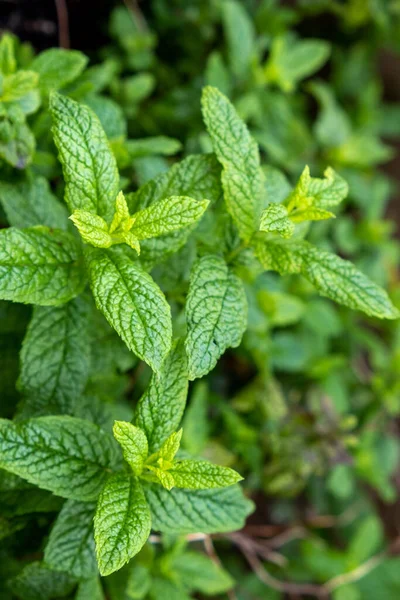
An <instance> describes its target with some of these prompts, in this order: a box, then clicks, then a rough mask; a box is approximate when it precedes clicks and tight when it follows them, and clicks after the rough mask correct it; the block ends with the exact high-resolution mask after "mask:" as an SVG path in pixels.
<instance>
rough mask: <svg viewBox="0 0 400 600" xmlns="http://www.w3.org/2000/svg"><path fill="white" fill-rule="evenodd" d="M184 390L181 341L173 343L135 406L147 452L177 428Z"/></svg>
mask: <svg viewBox="0 0 400 600" xmlns="http://www.w3.org/2000/svg"><path fill="white" fill-rule="evenodd" d="M187 391H188V375H187V358H186V352H185V348H184V345H183V343H181V342H175V343H174V345H173V347H172V350H171V351H170V353H169V354H168V356H167V358H166V359H165V362H164V364H163V366H162V368H161V371H160V373H159V375H156V374H154V375H153V376H152V378H151V381H150V383H149V385H148V388H147V390H146V391H145V392H144V394H143V396H142V397H141V398H140V400H139V402H138V405H137V407H136V415H135V424H136V425H137V426H138V427H140V428H141V429H143V431H144V432H145V433H146V436H147V439H148V442H149V449H150V451H151V452H155V451H156V450H158V449H159V448H160V446H161V445H162V443H163V442H164V441H165V440H166V438H167V437H168V436H169V435H170V434H171V433H172V432H174V431H176V429H177V428H178V426H179V423H180V422H181V419H182V415H183V411H184V409H185V404H186V396H187Z"/></svg>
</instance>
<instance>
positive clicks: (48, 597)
mask: <svg viewBox="0 0 400 600" xmlns="http://www.w3.org/2000/svg"><path fill="white" fill-rule="evenodd" d="M75 585H76V580H75V579H74V578H73V577H71V575H69V574H68V573H63V572H60V571H54V570H53V569H51V568H50V567H48V566H47V565H45V564H43V563H39V562H32V563H29V564H28V565H26V566H25V567H24V568H23V569H22V571H21V572H20V573H18V575H17V576H16V577H14V578H13V579H12V580H11V581H10V582H9V587H10V589H11V590H12V592H13V593H14V594H15V595H16V596H17V597H18V598H23V599H24V600H52V599H53V598H63V597H65V596H67V595H68V594H70V593H71V592H72V590H73V589H74V587H75Z"/></svg>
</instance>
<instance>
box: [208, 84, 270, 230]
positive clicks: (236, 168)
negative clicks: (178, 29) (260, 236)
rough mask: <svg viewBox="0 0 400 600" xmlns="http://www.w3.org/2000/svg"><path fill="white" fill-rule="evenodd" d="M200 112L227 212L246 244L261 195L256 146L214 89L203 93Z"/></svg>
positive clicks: (219, 93) (243, 124) (261, 198)
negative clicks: (219, 169)
mask: <svg viewBox="0 0 400 600" xmlns="http://www.w3.org/2000/svg"><path fill="white" fill-rule="evenodd" d="M202 110H203V119H204V122H205V124H206V127H207V130H208V133H209V134H210V136H211V140H212V143H213V147H214V151H215V154H216V155H217V158H218V160H219V162H220V163H221V165H222V167H223V171H222V186H223V189H224V198H225V202H226V206H227V209H228V211H229V213H230V215H231V216H232V218H233V220H234V222H235V224H236V226H237V228H238V229H239V232H240V235H241V237H242V238H243V239H244V240H245V241H249V239H250V238H251V236H252V235H253V233H254V232H255V231H256V230H257V229H258V223H259V219H260V212H261V208H262V200H263V195H264V177H263V174H262V171H261V169H260V156H259V152H258V146H257V144H256V142H255V141H254V140H253V138H252V137H251V135H250V133H249V131H248V129H247V127H246V125H245V123H244V122H243V121H242V120H241V119H240V117H239V116H238V114H237V112H236V110H235V109H234V107H233V105H232V104H231V103H230V102H229V100H228V99H227V98H226V96H224V95H223V94H221V92H220V91H219V90H218V89H217V88H213V87H211V86H207V87H205V88H204V89H203V95H202Z"/></svg>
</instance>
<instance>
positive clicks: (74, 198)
mask: <svg viewBox="0 0 400 600" xmlns="http://www.w3.org/2000/svg"><path fill="white" fill-rule="evenodd" d="M50 110H51V113H52V116H53V135H54V141H55V144H56V146H57V148H58V154H59V159H60V162H61V164H62V166H63V173H64V179H65V184H66V185H65V202H66V203H67V206H68V208H69V210H70V212H71V213H72V212H73V211H74V210H77V209H81V210H86V211H88V212H91V213H93V214H98V215H99V216H100V217H103V218H104V219H105V220H106V221H107V222H109V221H111V218H112V215H113V213H114V202H115V198H116V196H117V193H118V188H119V176H118V171H117V166H116V162H115V158H114V156H113V154H112V152H111V149H110V146H109V143H108V140H107V137H106V134H105V133H104V130H103V128H102V126H101V125H100V122H99V120H98V118H97V117H96V115H95V114H94V113H93V112H92V111H91V109H90V108H88V107H87V106H84V105H83V104H78V102H75V101H74V100H71V99H70V98H67V97H66V96H61V95H60V94H56V93H53V94H52V95H51V98H50Z"/></svg>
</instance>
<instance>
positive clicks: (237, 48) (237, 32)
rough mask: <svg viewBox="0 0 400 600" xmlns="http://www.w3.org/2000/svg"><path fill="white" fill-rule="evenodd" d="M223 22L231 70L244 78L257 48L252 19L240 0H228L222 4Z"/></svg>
mask: <svg viewBox="0 0 400 600" xmlns="http://www.w3.org/2000/svg"><path fill="white" fill-rule="evenodd" d="M222 23H223V27H224V33H225V37H226V41H227V46H228V58H229V63H230V68H231V71H232V73H234V74H235V75H236V76H237V77H239V78H242V77H243V78H244V77H245V76H247V73H248V69H249V67H250V62H251V58H252V55H253V53H254V50H255V32H254V28H253V23H252V20H251V19H250V17H249V15H248V14H247V12H246V10H245V8H244V7H243V5H242V4H241V3H240V2H238V1H237V0H226V1H225V2H223V4H222Z"/></svg>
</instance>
